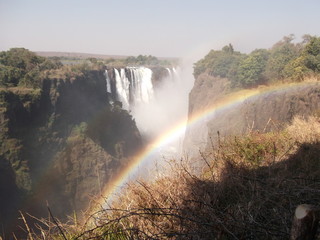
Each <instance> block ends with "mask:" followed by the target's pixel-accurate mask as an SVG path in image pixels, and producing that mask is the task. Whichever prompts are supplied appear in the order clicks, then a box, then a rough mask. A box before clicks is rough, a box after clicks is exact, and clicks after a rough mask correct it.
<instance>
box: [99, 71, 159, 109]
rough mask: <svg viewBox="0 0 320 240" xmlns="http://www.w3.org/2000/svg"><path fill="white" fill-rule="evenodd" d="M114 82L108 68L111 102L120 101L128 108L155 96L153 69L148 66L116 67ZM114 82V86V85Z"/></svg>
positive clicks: (107, 75)
mask: <svg viewBox="0 0 320 240" xmlns="http://www.w3.org/2000/svg"><path fill="white" fill-rule="evenodd" d="M112 70H113V71H114V80H113V81H114V83H112V80H111V79H110V76H109V73H108V70H106V72H105V74H106V82H107V83H106V84H107V92H108V93H111V99H110V100H111V102H112V101H120V102H121V103H122V106H123V108H124V109H126V110H132V108H133V106H135V105H137V104H140V103H148V102H150V101H151V100H152V99H153V98H154V90H153V84H152V70H151V69H149V68H146V67H127V68H121V69H120V70H118V69H116V68H114V69H112ZM112 84H114V88H113V87H112Z"/></svg>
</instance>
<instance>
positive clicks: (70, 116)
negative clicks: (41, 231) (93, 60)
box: [0, 70, 142, 231]
mask: <svg viewBox="0 0 320 240" xmlns="http://www.w3.org/2000/svg"><path fill="white" fill-rule="evenodd" d="M0 125H1V129H0V138H1V139H0V140H1V141H0V142H1V144H0V173H1V175H0V176H1V181H0V190H1V195H2V196H4V197H1V199H0V201H1V202H0V222H1V224H2V225H3V227H4V229H6V228H7V229H8V231H9V230H10V227H16V226H17V222H16V220H15V219H16V217H17V210H18V209H19V210H23V211H28V212H29V213H31V214H34V215H36V216H41V215H43V214H45V213H46V205H47V203H49V205H50V207H51V209H52V210H53V212H54V213H55V215H56V216H57V217H64V216H66V215H67V214H70V213H71V212H72V211H78V210H82V209H85V208H86V207H87V206H88V204H89V202H90V200H91V198H92V196H94V195H97V194H99V193H100V190H101V188H102V185H104V184H105V183H106V182H107V181H108V180H110V179H111V178H112V177H113V176H114V175H115V174H116V173H117V171H118V170H119V169H120V168H121V166H123V165H125V164H126V163H127V162H128V161H129V157H130V156H132V155H133V154H134V153H135V152H136V151H138V150H139V148H140V147H141V145H142V143H141V137H140V134H139V131H138V129H137V127H136V125H135V122H134V120H133V119H132V117H131V116H130V115H129V114H128V112H127V111H125V110H122V109H121V108H120V107H119V106H117V105H114V106H111V105H110V104H109V101H108V97H107V90H106V79H105V75H104V71H103V70H87V71H84V72H83V73H82V74H78V75H77V76H75V77H65V78H52V77H48V78H46V79H44V80H43V81H42V86H41V88H39V89H36V90H34V89H30V88H25V89H24V88H21V87H14V88H6V89H2V90H1V91H0ZM10 225H11V226H10Z"/></svg>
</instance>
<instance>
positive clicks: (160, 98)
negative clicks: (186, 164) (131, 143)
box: [106, 67, 193, 153]
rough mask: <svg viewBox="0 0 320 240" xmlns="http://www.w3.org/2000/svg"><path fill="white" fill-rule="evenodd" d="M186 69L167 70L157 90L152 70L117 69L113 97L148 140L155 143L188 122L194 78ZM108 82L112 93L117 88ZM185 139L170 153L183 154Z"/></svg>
mask: <svg viewBox="0 0 320 240" xmlns="http://www.w3.org/2000/svg"><path fill="white" fill-rule="evenodd" d="M185 69H189V68H184V67H182V68H180V67H178V68H177V69H176V68H166V70H167V72H168V75H167V77H165V78H164V79H160V84H158V85H157V89H154V87H153V84H152V74H153V73H152V70H151V69H149V68H146V67H128V68H126V69H124V68H122V69H120V70H118V69H114V81H115V83H114V84H115V89H116V94H112V95H114V96H116V98H117V99H114V100H118V101H121V102H122V106H123V108H124V109H126V110H130V112H131V114H132V115H133V117H134V119H135V121H136V124H137V127H138V129H139V131H140V132H141V134H142V135H143V136H144V137H147V138H151V139H154V138H156V137H158V136H160V135H161V134H163V133H165V132H167V131H168V130H170V129H171V128H172V127H174V126H175V125H176V124H180V123H181V122H183V121H187V113H188V96H189V92H190V90H191V88H192V85H193V77H192V73H191V72H187V71H185ZM190 69H192V68H190ZM106 73H107V72H106ZM106 81H107V91H108V92H109V90H111V89H114V88H111V84H112V83H111V81H110V78H109V77H106ZM109 86H110V87H109ZM182 137H183V136H181V139H176V141H175V144H174V145H171V146H168V147H166V149H171V150H172V152H177V153H178V152H179V153H180V150H181V147H182V146H181V145H182Z"/></svg>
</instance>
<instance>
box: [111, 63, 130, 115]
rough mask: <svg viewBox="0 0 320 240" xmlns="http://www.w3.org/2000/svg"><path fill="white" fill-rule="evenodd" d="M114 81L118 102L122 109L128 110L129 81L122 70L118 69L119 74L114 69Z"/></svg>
mask: <svg viewBox="0 0 320 240" xmlns="http://www.w3.org/2000/svg"><path fill="white" fill-rule="evenodd" d="M114 75H115V81H116V93H117V99H116V100H118V101H120V102H122V106H123V108H124V109H127V110H128V109H129V84H130V82H129V80H128V78H127V77H126V75H125V71H124V69H123V68H121V69H120V73H119V71H118V69H116V68H115V69H114Z"/></svg>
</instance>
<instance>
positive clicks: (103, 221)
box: [57, 118, 320, 239]
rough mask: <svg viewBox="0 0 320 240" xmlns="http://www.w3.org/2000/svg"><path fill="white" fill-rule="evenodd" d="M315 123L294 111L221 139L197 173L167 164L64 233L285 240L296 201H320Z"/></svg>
mask: <svg viewBox="0 0 320 240" xmlns="http://www.w3.org/2000/svg"><path fill="white" fill-rule="evenodd" d="M317 124H319V118H309V119H308V120H304V121H303V120H302V119H301V118H296V119H295V120H294V121H293V125H291V126H289V127H288V128H287V129H286V130H285V131H282V132H277V133H267V134H262V133H250V134H248V135H247V136H244V137H241V138H230V139H228V140H225V141H223V142H222V143H220V146H218V147H216V148H212V149H211V150H210V151H208V152H205V153H202V159H199V161H202V162H203V163H204V165H205V167H204V168H203V171H202V173H201V174H195V173H194V172H193V169H192V168H191V169H190V167H188V166H190V165H189V164H187V163H185V161H184V160H181V162H177V163H172V164H171V165H170V166H171V167H170V171H168V172H167V174H166V175H161V176H160V177H159V178H157V179H156V180H154V181H152V182H145V181H137V182H135V183H131V184H129V185H128V187H127V189H126V191H124V192H123V193H121V195H120V196H119V199H118V200H117V201H116V202H115V203H113V204H112V205H111V206H110V207H109V208H108V209H106V208H104V209H101V211H99V212H97V213H96V214H93V215H92V216H91V217H90V219H91V220H90V224H87V225H85V226H81V227H79V226H77V227H73V228H72V227H70V226H69V227H66V228H64V229H65V230H64V231H66V232H68V233H69V235H68V234H66V235H67V236H70V238H69V237H68V239H288V238H289V235H290V228H291V221H292V217H293V213H294V209H295V207H296V206H297V205H299V204H301V203H308V204H313V205H319V203H320V177H319V176H320V159H319V155H320V134H319V129H320V127H319V125H317ZM58 235H59V233H57V236H58ZM60 236H61V234H60ZM57 239H58V238H57ZM59 239H63V238H61V237H60V238H59Z"/></svg>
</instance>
